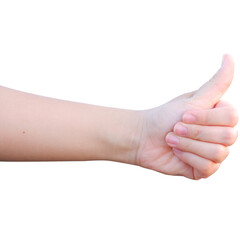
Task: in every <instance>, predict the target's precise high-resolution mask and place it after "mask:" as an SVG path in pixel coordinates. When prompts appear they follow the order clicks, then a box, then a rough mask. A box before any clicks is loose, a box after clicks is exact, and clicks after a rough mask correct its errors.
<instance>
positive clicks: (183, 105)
mask: <svg viewBox="0 0 240 240" xmlns="http://www.w3.org/2000/svg"><path fill="white" fill-rule="evenodd" d="M233 72H234V64H233V60H232V58H231V57H230V56H229V55H225V56H224V58H223V63H222V67H221V68H220V69H219V71H218V72H217V73H216V74H215V75H214V76H213V77H212V78H211V80H210V81H208V82H207V83H205V84H204V85H203V86H202V87H201V88H200V89H198V90H197V91H194V92H191V93H186V94H184V95H181V96H179V97H177V98H175V99H173V100H171V101H169V102H167V103H166V104H164V105H162V106H159V107H157V108H153V109H149V110H146V113H145V120H144V127H143V130H142V136H141V141H140V145H139V149H138V153H137V157H136V162H137V164H138V165H140V166H142V167H145V168H149V169H152V170H155V171H158V172H161V173H164V174H169V175H181V176H185V177H187V178H190V179H195V180H198V179H201V178H207V177H209V176H210V175H212V174H213V173H214V172H216V171H217V169H218V168H219V166H220V164H221V163H222V161H223V160H224V159H226V157H227V155H228V153H229V151H228V146H230V145H232V144H233V143H234V142H235V141H236V139H237V131H236V130H235V129H234V126H235V125H236V124H237V122H238V116H237V111H236V110H235V109H234V107H233V106H231V104H229V103H227V102H223V101H220V98H221V97H222V96H223V94H224V93H225V92H226V90H227V89H228V87H229V86H230V84H231V82H232V79H233ZM191 115H192V116H194V117H195V119H191V118H190V116H191ZM181 126H184V127H185V128H186V130H185V131H183V130H182V129H181Z"/></svg>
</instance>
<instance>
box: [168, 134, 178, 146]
mask: <svg viewBox="0 0 240 240" xmlns="http://www.w3.org/2000/svg"><path fill="white" fill-rule="evenodd" d="M166 140H167V143H168V144H169V145H171V146H176V145H178V143H179V139H178V137H176V136H175V135H173V134H169V135H168V136H167V139H166Z"/></svg>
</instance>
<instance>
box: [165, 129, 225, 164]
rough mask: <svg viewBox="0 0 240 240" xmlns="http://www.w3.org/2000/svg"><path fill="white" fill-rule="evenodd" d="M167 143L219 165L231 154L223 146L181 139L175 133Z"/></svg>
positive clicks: (170, 135) (171, 134)
mask: <svg viewBox="0 0 240 240" xmlns="http://www.w3.org/2000/svg"><path fill="white" fill-rule="evenodd" d="M166 142H167V144H168V145H169V146H170V147H174V148H178V149H179V150H181V151H184V152H190V153H193V154H196V155H198V156H200V157H202V158H206V159H209V160H211V161H214V162H217V163H221V162H222V161H223V160H224V159H225V158H226V157H227V156H228V154H229V151H228V148H227V147H225V146H223V145H221V144H215V143H209V142H202V141H198V140H193V139H190V138H185V137H180V136H177V135H176V134H175V133H173V132H171V133H169V134H168V135H167V136H166Z"/></svg>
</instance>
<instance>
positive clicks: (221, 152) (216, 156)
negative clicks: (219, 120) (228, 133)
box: [212, 144, 228, 163]
mask: <svg viewBox="0 0 240 240" xmlns="http://www.w3.org/2000/svg"><path fill="white" fill-rule="evenodd" d="M227 155H228V149H227V147H224V146H223V145H220V144H219V145H217V146H216V147H215V149H214V151H213V154H212V160H213V161H214V162H217V163H221V162H222V161H223V160H224V159H225V158H226V157H227Z"/></svg>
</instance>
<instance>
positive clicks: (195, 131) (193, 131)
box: [190, 125, 202, 139]
mask: <svg viewBox="0 0 240 240" xmlns="http://www.w3.org/2000/svg"><path fill="white" fill-rule="evenodd" d="M190 135H191V137H193V138H194V139H201V135H202V131H201V129H200V128H199V126H197V125H195V126H192V127H191V128H190Z"/></svg>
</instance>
